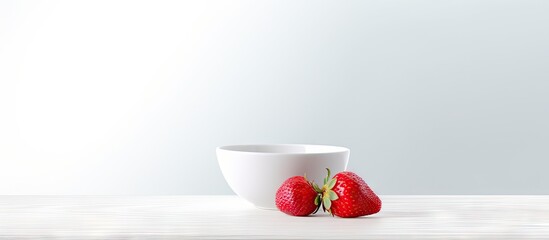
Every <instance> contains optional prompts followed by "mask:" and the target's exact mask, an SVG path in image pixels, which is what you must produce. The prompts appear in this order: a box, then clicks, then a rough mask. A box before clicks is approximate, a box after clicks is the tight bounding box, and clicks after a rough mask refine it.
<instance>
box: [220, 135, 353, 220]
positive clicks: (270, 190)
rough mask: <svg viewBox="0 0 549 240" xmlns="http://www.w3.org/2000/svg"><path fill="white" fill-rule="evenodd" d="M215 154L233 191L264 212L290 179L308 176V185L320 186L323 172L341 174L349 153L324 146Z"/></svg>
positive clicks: (245, 148) (243, 148) (229, 149)
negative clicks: (277, 191)
mask: <svg viewBox="0 0 549 240" xmlns="http://www.w3.org/2000/svg"><path fill="white" fill-rule="evenodd" d="M216 152H217V161H218V162H219V166H220V167H221V171H222V172H223V176H224V177H225V180H226V181H227V183H228V184H229V186H230V187H231V188H232V189H233V191H234V192H235V193H236V194H237V195H238V196H240V197H242V198H244V199H246V200H248V201H249V202H251V203H252V204H254V205H255V206H256V207H259V208H265V209H276V205H275V195H276V190H278V188H279V187H280V185H282V183H283V182H284V181H285V180H286V179H288V178H289V177H292V176H303V175H304V174H307V179H309V181H311V180H314V181H315V183H317V184H318V185H322V179H323V178H324V177H325V176H326V168H330V170H331V171H332V173H337V172H341V171H344V170H345V169H346V168H347V163H348V161H349V149H347V148H344V147H336V146H323V145H302V144H272V145H232V146H223V147H218V148H217V149H216Z"/></svg>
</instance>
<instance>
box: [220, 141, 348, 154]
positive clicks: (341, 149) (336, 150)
mask: <svg viewBox="0 0 549 240" xmlns="http://www.w3.org/2000/svg"><path fill="white" fill-rule="evenodd" d="M249 146H298V147H307V146H309V147H311V146H313V147H329V148H334V151H326V152H295V153H283V152H252V151H239V150H233V149H227V148H230V147H249ZM216 151H226V152H233V153H238V154H259V155H315V154H334V153H345V152H350V151H351V150H349V148H346V147H341V146H335V145H324V144H298V143H283V144H280V143H274V144H233V145H224V146H219V147H216Z"/></svg>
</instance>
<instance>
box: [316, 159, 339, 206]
mask: <svg viewBox="0 0 549 240" xmlns="http://www.w3.org/2000/svg"><path fill="white" fill-rule="evenodd" d="M326 171H328V175H327V176H326V178H324V186H322V189H321V192H320V193H321V194H322V209H323V210H324V211H325V212H326V211H328V212H329V213H330V214H332V216H333V213H332V211H331V210H330V208H331V207H332V201H334V200H337V199H338V198H339V197H338V196H337V194H336V193H335V192H334V190H332V188H334V186H335V184H336V182H337V179H335V178H332V179H330V169H329V168H326ZM315 190H316V189H315ZM317 192H318V191H317ZM315 202H316V200H315Z"/></svg>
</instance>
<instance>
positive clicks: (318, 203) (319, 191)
mask: <svg viewBox="0 0 549 240" xmlns="http://www.w3.org/2000/svg"><path fill="white" fill-rule="evenodd" d="M303 177H304V178H305V180H307V182H308V183H309V185H311V186H312V187H313V189H314V190H315V192H317V195H316V197H315V206H316V209H315V211H314V212H313V213H312V214H315V213H316V212H318V209H320V206H321V205H322V202H321V201H322V200H321V199H322V192H323V191H322V189H320V188H319V187H318V185H316V183H315V182H314V181H309V179H307V174H305V175H304V176H303Z"/></svg>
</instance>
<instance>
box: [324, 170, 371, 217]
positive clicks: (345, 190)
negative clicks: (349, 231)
mask: <svg viewBox="0 0 549 240" xmlns="http://www.w3.org/2000/svg"><path fill="white" fill-rule="evenodd" d="M327 170H328V176H327V177H326V179H324V182H325V183H324V187H323V188H322V190H323V192H324V193H323V196H322V203H323V207H324V209H325V210H326V211H328V212H330V213H331V214H332V215H336V216H338V217H343V218H352V217H360V216H365V215H370V214H374V213H377V212H379V210H381V200H380V199H379V197H378V196H377V195H376V194H375V193H374V191H372V189H370V187H369V186H368V184H366V182H364V180H363V179H362V178H361V177H360V176H358V175H356V174H355V173H353V172H347V171H344V172H340V173H338V174H336V175H335V176H334V178H332V179H330V180H329V178H330V169H327Z"/></svg>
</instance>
